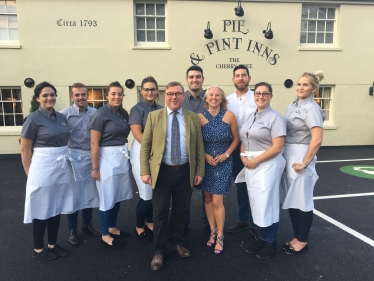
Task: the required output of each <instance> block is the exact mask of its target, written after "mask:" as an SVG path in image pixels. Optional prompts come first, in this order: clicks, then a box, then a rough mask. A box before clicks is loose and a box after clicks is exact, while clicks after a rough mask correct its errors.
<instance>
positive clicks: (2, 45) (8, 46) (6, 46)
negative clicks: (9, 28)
mask: <svg viewBox="0 0 374 281" xmlns="http://www.w3.org/2000/svg"><path fill="white" fill-rule="evenodd" d="M0 49H21V45H20V44H7V43H0Z"/></svg>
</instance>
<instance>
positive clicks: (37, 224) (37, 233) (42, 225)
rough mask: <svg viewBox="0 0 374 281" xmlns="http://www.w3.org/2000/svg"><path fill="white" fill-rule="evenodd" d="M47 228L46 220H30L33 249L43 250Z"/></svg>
mask: <svg viewBox="0 0 374 281" xmlns="http://www.w3.org/2000/svg"><path fill="white" fill-rule="evenodd" d="M46 227H47V220H38V219H33V220H32V234H33V237H34V249H43V248H44V233H45V229H46Z"/></svg>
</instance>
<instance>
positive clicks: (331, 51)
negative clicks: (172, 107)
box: [0, 0, 374, 154]
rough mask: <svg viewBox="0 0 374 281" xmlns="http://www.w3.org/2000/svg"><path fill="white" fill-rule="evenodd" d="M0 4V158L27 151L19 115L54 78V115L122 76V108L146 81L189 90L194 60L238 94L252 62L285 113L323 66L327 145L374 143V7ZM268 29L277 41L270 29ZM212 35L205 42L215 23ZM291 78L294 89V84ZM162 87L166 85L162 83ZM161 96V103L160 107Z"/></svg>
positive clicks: (31, 0)
mask: <svg viewBox="0 0 374 281" xmlns="http://www.w3.org/2000/svg"><path fill="white" fill-rule="evenodd" d="M241 6H242V8H243V10H244V15H243V16H241V17H239V16H237V15H236V14H235V11H234V8H235V7H238V1H181V0H168V1H131V0H105V1H104V0H74V1H73V0H54V1H49V0H17V1H0V89H1V99H0V143H1V146H0V153H2V154H5V153H19V144H18V138H19V137H20V134H21V125H22V119H23V118H24V117H25V116H26V115H28V114H29V110H30V101H31V98H32V95H33V88H28V87H26V86H25V84H24V81H25V79H26V78H32V79H33V80H34V81H35V85H36V84H38V83H40V82H43V81H48V82H50V83H52V84H53V85H54V86H55V87H56V88H57V91H58V98H57V104H56V107H55V108H56V110H60V109H62V108H65V107H67V106H69V105H70V100H69V86H70V85H72V84H73V83H74V82H82V83H84V84H86V85H87V86H89V88H90V95H89V97H90V99H91V103H92V104H94V105H95V106H96V107H97V106H100V105H101V104H102V103H103V101H104V98H103V95H102V93H103V89H104V88H105V87H106V86H107V85H108V84H109V83H110V82H113V81H117V80H118V81H119V82H120V83H121V84H123V85H124V86H125V81H126V80H127V79H132V80H133V81H135V87H134V88H132V89H126V90H125V93H126V97H125V99H124V107H125V108H126V109H128V110H129V109H130V108H131V107H132V106H133V105H134V104H135V103H136V102H137V101H138V100H139V94H138V87H139V86H140V82H141V80H142V79H143V78H144V77H146V76H149V75H152V76H154V77H155V78H156V80H157V81H158V82H159V85H160V86H165V85H166V84H167V83H168V82H170V81H173V80H176V81H180V82H182V83H183V84H186V83H185V75H186V74H185V71H186V69H187V68H188V67H189V66H191V65H192V64H198V65H199V66H200V67H202V68H203V69H204V76H205V83H204V84H205V86H206V87H207V86H209V85H211V84H218V85H220V86H222V88H223V89H224V90H225V91H226V94H230V93H232V92H233V91H234V87H233V84H232V81H231V78H232V68H233V67H234V66H235V65H237V64H239V63H240V64H246V65H248V67H249V68H250V72H251V75H252V81H251V85H254V84H255V83H257V82H261V81H266V82H269V83H271V84H272V85H273V88H274V97H273V100H272V106H273V108H275V109H276V110H278V111H279V112H280V113H282V114H283V113H284V112H285V110H286V107H287V105H288V104H289V103H290V102H292V101H293V100H294V99H295V84H296V82H297V79H298V77H299V76H300V75H301V74H302V73H303V72H304V71H309V72H313V71H317V70H322V71H324V73H325V80H323V81H322V88H321V94H320V96H319V97H318V102H319V103H320V104H321V106H322V107H323V109H324V111H325V114H326V117H327V118H326V121H325V132H324V142H323V145H329V146H331V145H372V144H374V126H373V125H372V124H371V121H372V120H374V97H373V96H370V95H369V89H370V87H373V81H374V76H373V70H372V68H373V67H372V66H373V63H374V36H373V23H374V21H373V15H374V1H323V0H320V1H317V0H315V1H297V0H289V1H267V0H263V1H261V0H258V1H242V3H241ZM269 22H270V23H271V30H272V32H273V35H274V36H273V38H272V39H267V38H265V37H264V33H263V30H265V29H267V26H268V23H269ZM208 23H209V26H210V30H211V32H212V33H213V37H212V38H211V39H206V38H205V37H204V30H205V29H207V26H208ZM287 79H291V80H292V81H293V86H292V87H290V88H287V87H285V81H286V80H287ZM161 88H162V87H161ZM161 100H162V99H160V101H161Z"/></svg>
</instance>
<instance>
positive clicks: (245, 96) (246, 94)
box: [235, 88, 251, 99]
mask: <svg viewBox="0 0 374 281" xmlns="http://www.w3.org/2000/svg"><path fill="white" fill-rule="evenodd" d="M250 92H251V89H249V88H248V91H247V92H246V93H245V94H244V95H241V96H239V95H238V93H237V92H236V91H235V95H236V97H237V98H238V99H241V98H247V96H248V93H250Z"/></svg>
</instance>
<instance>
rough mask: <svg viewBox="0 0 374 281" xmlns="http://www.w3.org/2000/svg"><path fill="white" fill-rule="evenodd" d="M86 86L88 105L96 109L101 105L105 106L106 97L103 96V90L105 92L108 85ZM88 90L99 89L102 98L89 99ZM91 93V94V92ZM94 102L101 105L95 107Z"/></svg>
mask: <svg viewBox="0 0 374 281" xmlns="http://www.w3.org/2000/svg"><path fill="white" fill-rule="evenodd" d="M86 88H87V103H88V105H89V106H91V107H93V108H96V109H99V108H100V107H103V106H105V105H106V104H107V103H108V101H107V99H106V98H105V92H106V89H107V88H108V86H86ZM69 90H70V91H69V92H70V93H71V87H70V89H69ZM90 90H91V91H93V90H101V94H102V99H89V96H90ZM92 95H93V94H92ZM95 102H96V103H102V104H103V105H102V106H100V107H95ZM73 103H74V102H73V101H71V104H73Z"/></svg>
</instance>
